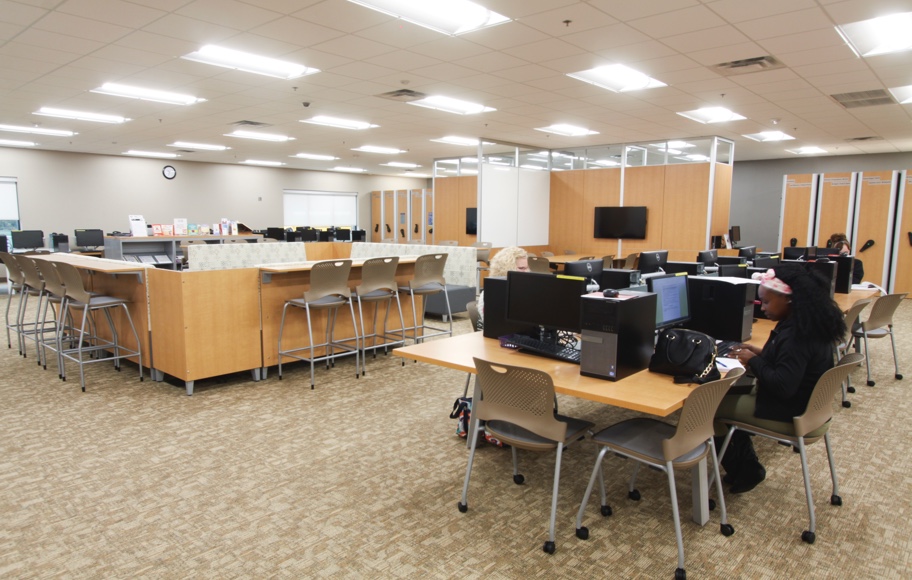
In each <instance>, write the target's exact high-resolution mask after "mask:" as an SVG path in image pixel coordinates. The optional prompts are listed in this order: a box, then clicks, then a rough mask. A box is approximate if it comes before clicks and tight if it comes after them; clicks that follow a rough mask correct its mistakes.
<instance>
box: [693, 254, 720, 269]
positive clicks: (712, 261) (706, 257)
mask: <svg viewBox="0 0 912 580" xmlns="http://www.w3.org/2000/svg"><path fill="white" fill-rule="evenodd" d="M718 258H719V250H703V251H702V252H699V253H697V262H703V264H704V265H706V266H715V265H716V261H717V260H718Z"/></svg>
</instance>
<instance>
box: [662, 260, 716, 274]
mask: <svg viewBox="0 0 912 580" xmlns="http://www.w3.org/2000/svg"><path fill="white" fill-rule="evenodd" d="M705 267H706V265H705V264H704V263H703V262H668V263H667V264H665V265H664V266H662V269H663V270H665V273H666V274H677V273H678V272H684V273H686V274H687V275H688V276H702V275H703V272H704V268H705Z"/></svg>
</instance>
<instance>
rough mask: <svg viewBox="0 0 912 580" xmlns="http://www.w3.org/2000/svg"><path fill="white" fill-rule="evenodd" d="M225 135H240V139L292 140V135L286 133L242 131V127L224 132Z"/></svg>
mask: <svg viewBox="0 0 912 580" xmlns="http://www.w3.org/2000/svg"><path fill="white" fill-rule="evenodd" d="M225 137H240V138H241V139H258V140H260V141H275V142H284V141H294V137H289V136H287V135H278V134H276V133H258V132H257V131H244V130H242V129H238V130H236V131H232V132H231V133H225Z"/></svg>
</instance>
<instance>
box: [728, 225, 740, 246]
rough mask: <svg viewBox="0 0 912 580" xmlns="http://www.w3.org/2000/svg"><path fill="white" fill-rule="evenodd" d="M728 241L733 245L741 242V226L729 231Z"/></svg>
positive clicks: (731, 228)
mask: <svg viewBox="0 0 912 580" xmlns="http://www.w3.org/2000/svg"><path fill="white" fill-rule="evenodd" d="M728 241H729V242H731V243H732V245H734V244H737V243H738V242H740V241H741V226H732V227H730V228H729V229H728Z"/></svg>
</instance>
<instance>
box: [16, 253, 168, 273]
mask: <svg viewBox="0 0 912 580" xmlns="http://www.w3.org/2000/svg"><path fill="white" fill-rule="evenodd" d="M29 258H37V259H39V260H49V261H52V262H66V263H68V264H72V265H74V266H76V267H77V268H79V269H82V270H91V271H92V272H104V273H106V274H123V273H135V272H142V271H144V270H147V269H148V268H154V266H150V265H147V264H140V263H137V262H124V261H122V260H105V259H103V258H94V257H91V256H81V255H79V254H67V253H64V252H55V253H51V254H30V255H29Z"/></svg>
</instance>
